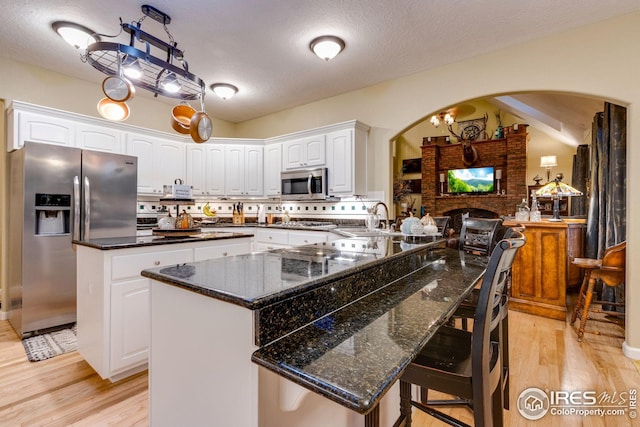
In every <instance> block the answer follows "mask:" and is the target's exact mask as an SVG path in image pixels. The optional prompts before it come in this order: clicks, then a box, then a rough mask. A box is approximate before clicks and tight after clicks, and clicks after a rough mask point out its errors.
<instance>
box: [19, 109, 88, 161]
mask: <svg viewBox="0 0 640 427" xmlns="http://www.w3.org/2000/svg"><path fill="white" fill-rule="evenodd" d="M7 121H8V123H7V127H8V128H7V130H8V135H10V136H9V138H7V148H8V151H13V150H18V149H20V148H22V147H24V142H25V141H32V142H40V143H43V144H55V145H64V146H67V147H75V136H76V135H75V122H73V121H72V120H67V119H64V118H60V117H57V116H49V115H46V114H39V113H34V112H31V111H21V110H17V109H10V110H9V113H8V115H7Z"/></svg>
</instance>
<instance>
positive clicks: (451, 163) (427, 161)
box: [421, 125, 528, 216]
mask: <svg viewBox="0 0 640 427" xmlns="http://www.w3.org/2000/svg"><path fill="white" fill-rule="evenodd" d="M526 128H527V126H526V125H521V126H519V128H518V132H508V133H507V135H506V137H505V138H503V139H495V140H487V141H476V142H474V143H473V146H474V147H475V149H476V150H477V152H478V156H479V158H478V162H477V163H476V164H474V165H473V166H470V167H488V166H493V167H494V168H495V169H496V170H501V171H502V179H501V181H500V188H501V189H503V190H504V192H505V194H504V195H503V194H488V195H455V196H454V195H443V194H441V193H440V174H444V176H446V175H447V171H448V170H449V169H461V168H465V167H467V166H465V165H464V163H463V160H462V144H447V143H438V144H428V143H427V144H426V145H423V146H422V194H421V195H422V205H423V206H424V207H425V212H429V213H430V214H431V215H432V216H440V215H442V214H443V213H444V212H447V211H451V210H454V209H465V208H478V209H486V210H489V211H492V212H496V213H497V214H498V215H513V214H514V212H515V209H516V205H517V204H518V203H520V202H521V201H522V199H523V198H527V185H526V176H527V138H528V134H527V133H526ZM444 186H445V187H446V183H445V184H444Z"/></svg>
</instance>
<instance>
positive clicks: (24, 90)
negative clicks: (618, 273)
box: [0, 13, 640, 359]
mask: <svg viewBox="0 0 640 427" xmlns="http://www.w3.org/2000/svg"><path fill="white" fill-rule="evenodd" d="M639 39H640V13H635V14H630V15H626V16H623V17H619V18H615V19H612V20H608V21H604V22H601V23H597V24H594V25H589V26H584V27H581V28H578V29H574V30H571V31H568V32H566V33H564V34H560V35H556V36H551V37H547V38H544V39H539V40H536V41H533V42H529V43H526V44H523V45H520V46H517V47H512V48H509V49H507V50H499V51H495V52H492V53H489V54H485V55H481V56H478V57H475V58H472V59H469V60H466V61H462V62H459V63H455V64H450V65H447V66H444V67H440V68H437V69H433V70H427V71H424V72H421V73H418V74H414V75H411V76H407V77H404V78H401V79H396V80H392V81H388V82H384V83H381V84H378V85H375V86H371V87H367V88H364V89H361V90H358V91H353V92H350V93H346V94H343V95H339V96H335V97H331V98H327V99H324V100H321V101H318V102H314V103H309V104H306V105H302V106H300V107H297V108H294V109H290V110H286V111H282V112H279V113H276V114H272V115H269V116H265V117H262V118H259V119H255V120H251V121H247V122H243V123H239V124H237V125H235V126H232V125H229V126H228V131H229V136H236V137H247V138H264V137H270V136H276V135H282V134H286V133H290V132H294V131H299V130H303V129H308V128H314V127H318V126H322V125H328V124H332V123H338V122H343V121H346V120H350V119H358V120H360V121H362V122H364V123H366V124H367V125H369V126H371V127H372V129H371V131H370V135H369V138H370V147H371V148H372V150H371V154H370V158H369V164H370V174H369V176H370V177H371V180H370V186H369V187H370V189H385V188H387V190H390V186H391V185H390V183H391V145H390V143H389V141H390V140H391V139H392V138H394V137H395V136H396V135H398V134H399V133H400V132H402V131H403V130H404V129H406V128H407V127H409V126H410V125H411V124H412V123H415V122H417V121H420V120H421V119H422V118H423V117H424V116H426V115H427V114H429V113H431V112H433V111H437V110H439V109H441V108H442V107H443V106H447V105H455V104H458V103H460V102H463V101H465V100H469V99H475V98H481V97H485V96H488V95H497V94H508V93H514V92H523V91H537V90H540V91H557V92H568V93H576V94H585V95H593V96H596V97H599V98H603V99H606V100H610V101H612V102H615V103H616V104H619V105H622V106H626V107H627V108H628V110H627V114H628V133H627V137H628V141H629V142H628V151H627V164H628V166H629V167H628V170H627V185H628V189H627V194H628V209H627V211H628V214H627V218H628V227H627V235H628V247H629V250H628V254H629V255H628V258H629V259H628V262H627V265H628V272H627V283H628V284H629V286H627V313H628V315H627V332H626V338H627V339H626V344H627V345H628V346H630V348H629V351H628V353H630V354H633V355H634V356H635V357H636V358H638V359H640V287H637V286H635V287H634V286H632V285H633V284H634V282H637V281H638V279H637V277H639V276H640V263H635V262H634V260H635V258H636V257H638V255H635V254H638V253H640V252H639V251H638V249H636V248H638V247H640V215H639V214H640V199H638V198H633V197H631V195H632V194H633V192H634V190H635V188H634V185H635V183H638V182H640V167H635V168H634V167H633V166H634V164H635V165H640V149H638V147H636V145H638V143H639V142H637V141H636V139H638V138H640V136H636V135H640V120H638V112H639V111H640V107H639V106H640V85H639V84H638V75H639V71H640V43H638V40H639ZM0 67H1V68H2V70H3V71H2V75H3V78H2V79H0V98H4V99H14V98H15V99H20V100H23V101H26V102H32V103H35V104H41V105H46V106H50V107H55V108H60V109H65V110H70V111H74V112H78V113H82V114H89V115H95V114H96V113H95V104H96V103H97V101H98V99H100V98H101V89H100V87H99V85H95V84H89V83H87V82H84V81H77V80H73V79H69V78H66V77H64V76H61V75H59V74H55V73H50V72H48V71H45V70H42V69H38V68H35V67H29V66H24V65H22V64H17V63H14V62H11V61H9V60H2V59H0ZM442 82H449V84H447V85H444V84H442ZM135 102H136V105H132V108H133V109H134V115H132V117H131V119H130V120H131V123H132V124H136V125H139V126H145V127H150V128H154V129H159V130H166V126H168V125H164V124H162V125H161V123H165V122H164V120H167V121H168V117H169V116H168V114H169V109H170V106H167V105H165V104H161V105H156V104H160V103H159V102H157V101H154V100H152V99H150V100H146V99H142V98H140V99H138V98H136V100H135ZM138 102H140V104H137V103H138ZM137 105H143V106H144V107H140V108H139V109H138V108H137ZM143 110H145V112H144V116H142V114H143V112H142V111H143ZM138 114H141V116H138ZM216 123H217V122H214V134H215V135H216V136H223V134H222V133H217V132H216V128H215V125H216ZM223 126H224V125H222V124H221V125H220V127H223ZM225 129H226V128H225ZM373 172H375V173H373ZM387 194H389V192H388V193H387Z"/></svg>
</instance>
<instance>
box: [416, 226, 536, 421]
mask: <svg viewBox="0 0 640 427" xmlns="http://www.w3.org/2000/svg"><path fill="white" fill-rule="evenodd" d="M524 229H525V228H524V226H523V225H521V224H518V225H516V226H513V227H508V228H506V229H505V230H504V235H503V238H504V239H510V238H511V237H512V236H513V235H514V234H515V233H524ZM479 290H480V289H479V288H476V289H474V290H473V292H471V295H469V297H468V298H466V299H465V300H464V301H462V303H461V304H460V305H459V306H458V308H457V309H456V311H455V312H454V313H453V316H452V317H451V319H452V321H453V322H452V326H455V320H456V319H460V323H461V326H462V329H465V330H469V325H468V323H469V322H468V320H469V319H473V316H474V315H475V312H476V308H477V306H478V297H479V294H480V292H479ZM510 290H511V274H509V277H508V279H507V286H505V287H504V288H503V290H502V294H501V295H500V306H499V308H500V321H501V322H502V325H501V331H502V339H500V347H501V351H502V379H501V384H502V406H503V408H504V409H507V410H508V409H509V406H510V399H509V377H510V376H509V293H510ZM495 332H496V331H494V334H495ZM421 393H422V402H423V403H424V402H426V393H424V392H421Z"/></svg>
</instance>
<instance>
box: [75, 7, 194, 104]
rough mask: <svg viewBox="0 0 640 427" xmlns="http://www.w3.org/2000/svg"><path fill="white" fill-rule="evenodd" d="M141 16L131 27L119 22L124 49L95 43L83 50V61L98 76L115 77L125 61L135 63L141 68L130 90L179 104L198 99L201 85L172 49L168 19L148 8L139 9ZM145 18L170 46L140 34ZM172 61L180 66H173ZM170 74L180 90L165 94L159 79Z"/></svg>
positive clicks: (115, 44)
mask: <svg viewBox="0 0 640 427" xmlns="http://www.w3.org/2000/svg"><path fill="white" fill-rule="evenodd" d="M142 12H143V13H144V15H145V16H143V17H142V18H141V19H140V20H138V21H137V22H135V23H133V24H129V23H126V22H125V23H123V22H122V19H120V25H121V29H122V30H123V31H125V32H126V33H128V34H130V42H129V44H128V45H126V44H121V43H116V42H107V41H98V42H95V43H93V44H91V45H89V46H88V47H87V51H86V59H87V61H88V62H89V63H90V64H91V65H92V66H93V67H94V68H96V69H97V70H99V71H101V72H102V73H104V74H107V75H114V76H115V75H118V67H119V66H121V65H122V63H123V61H124V60H125V59H129V60H130V59H131V58H133V59H137V60H138V62H139V64H140V66H141V68H142V76H141V77H140V78H139V79H137V80H135V79H131V83H132V84H133V85H134V86H136V87H140V88H142V89H145V90H148V91H150V92H153V93H154V94H155V96H158V95H162V96H166V97H169V98H175V99H181V100H195V99H199V98H200V97H201V96H202V94H203V93H204V88H205V83H204V82H203V81H202V80H201V79H200V78H199V77H197V76H196V75H194V74H192V73H191V72H189V66H188V64H187V61H186V60H185V59H184V53H183V52H182V50H180V49H178V48H177V47H176V45H177V43H176V42H175V41H174V40H173V37H172V36H171V34H170V33H169V30H168V29H167V24H169V23H170V22H171V17H169V15H167V14H165V13H164V12H161V11H160V10H158V9H156V8H154V7H152V6H149V5H143V6H142ZM147 16H148V17H151V18H152V19H154V20H155V21H158V22H160V23H161V24H162V25H163V27H164V29H165V31H166V32H167V35H168V36H169V38H170V43H167V42H165V41H163V40H161V39H159V38H157V37H155V36H153V35H151V34H149V33H147V32H145V31H143V30H142V28H141V26H142V21H143V20H144V18H145V17H147ZM102 36H104V35H102ZM107 37H108V36H107ZM136 42H138V43H139V44H141V45H142V46H141V47H142V48H143V50H140V49H138V48H137V47H135V44H136ZM152 46H153V47H155V48H157V49H159V50H160V51H161V52H163V53H164V55H165V59H160V58H158V57H156V56H154V55H152V54H151V47H152ZM174 60H175V61H177V62H178V63H179V64H180V66H178V65H176V64H174V63H173V61H174ZM171 73H172V74H173V75H174V76H175V79H176V81H177V83H178V84H179V86H180V89H179V90H178V91H177V92H169V91H167V90H166V89H164V88H163V87H162V84H161V83H162V81H163V79H165V78H167V76H168V75H169V74H171Z"/></svg>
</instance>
